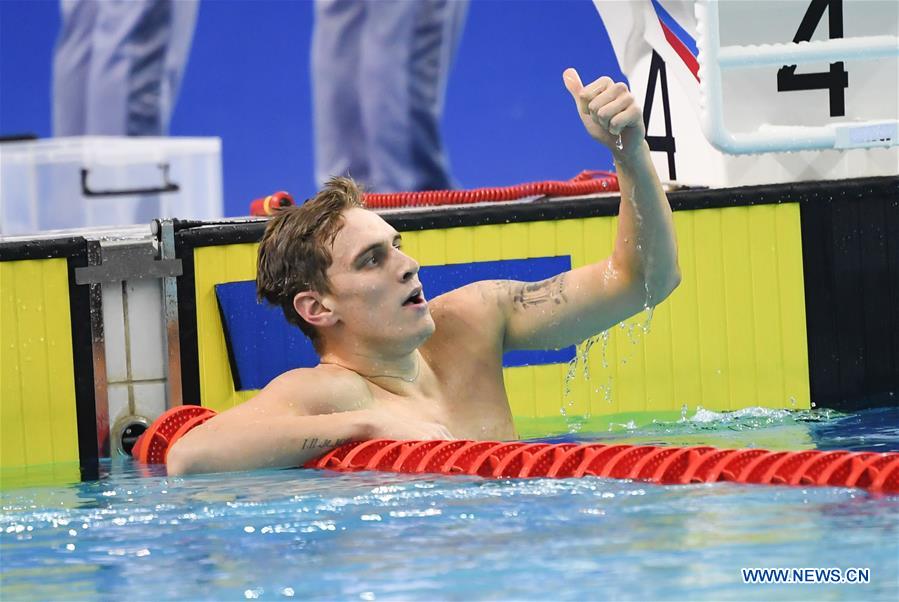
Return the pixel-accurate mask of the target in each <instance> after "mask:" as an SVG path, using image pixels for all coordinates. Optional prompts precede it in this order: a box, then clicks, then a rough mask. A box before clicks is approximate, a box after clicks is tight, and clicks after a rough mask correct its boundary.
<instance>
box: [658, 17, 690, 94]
mask: <svg viewBox="0 0 899 602" xmlns="http://www.w3.org/2000/svg"><path fill="white" fill-rule="evenodd" d="M659 25H661V26H662V31H664V32H665V39H666V40H668V43H669V44H671V47H672V48H674V51H675V52H676V53H677V55H678V56H679V57H680V58H681V60H683V61H684V64H685V65H686V66H687V69H689V70H690V73H692V74H693V77H695V78H696V81H699V61H697V60H696V57H695V56H693V53H692V52H690V49H689V48H687V47H686V46H685V45H684V43H683V42H681V40H680V38H679V37H677V35H676V34H675V33H674V32H673V31H671V30H670V29H668V26H667V25H665V24H664V23H663V22H662V20H661V19H659Z"/></svg>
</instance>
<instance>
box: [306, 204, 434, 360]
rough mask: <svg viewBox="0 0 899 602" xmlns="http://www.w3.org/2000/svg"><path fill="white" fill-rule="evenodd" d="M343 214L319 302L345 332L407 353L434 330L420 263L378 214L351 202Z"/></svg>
mask: <svg viewBox="0 0 899 602" xmlns="http://www.w3.org/2000/svg"><path fill="white" fill-rule="evenodd" d="M343 217H344V226H343V228H342V229H341V230H340V232H339V233H338V234H337V237H336V238H335V239H334V246H333V249H332V262H331V266H330V267H329V268H328V272H327V276H328V281H329V282H330V283H331V293H330V294H329V295H325V296H324V298H323V302H324V304H325V305H326V306H328V307H329V308H330V309H331V310H332V311H334V312H335V313H336V315H337V317H338V320H339V321H340V323H341V324H342V327H343V328H345V329H347V332H346V334H349V335H350V336H351V337H353V338H357V339H359V340H360V342H361V343H363V344H364V345H365V346H366V347H367V346H376V347H379V348H381V349H383V350H384V351H387V352H394V353H408V352H410V351H412V349H414V348H415V347H417V346H418V345H420V344H422V343H423V342H424V341H425V340H427V338H428V337H429V336H431V334H432V333H433V332H434V320H433V319H432V318H431V313H430V311H429V310H428V304H427V301H426V300H425V297H424V292H423V291H422V290H421V283H420V282H419V280H418V263H417V262H416V261H415V260H414V259H412V258H411V257H409V256H408V255H406V254H405V253H403V252H402V250H401V244H400V235H399V233H397V231H396V230H394V229H393V227H392V226H390V224H388V223H387V222H385V221H384V220H383V219H381V217H380V216H378V215H377V214H375V213H373V212H371V211H367V210H365V209H359V208H353V209H348V210H347V211H344V213H343ZM416 293H417V294H416Z"/></svg>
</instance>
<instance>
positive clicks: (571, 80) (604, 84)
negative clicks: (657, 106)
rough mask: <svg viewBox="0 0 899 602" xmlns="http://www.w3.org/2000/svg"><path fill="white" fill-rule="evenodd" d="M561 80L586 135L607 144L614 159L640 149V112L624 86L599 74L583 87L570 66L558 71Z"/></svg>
mask: <svg viewBox="0 0 899 602" xmlns="http://www.w3.org/2000/svg"><path fill="white" fill-rule="evenodd" d="M562 80H563V81H564V82H565V87H566V88H568V91H569V92H570V93H571V96H572V97H573V98H574V101H575V104H576V105H577V108H578V113H579V114H580V116H581V121H583V122H584V127H585V128H586V129H587V133H589V134H590V136H592V137H593V138H594V139H595V140H597V141H599V142H601V143H602V144H604V145H605V146H606V147H608V148H609V150H611V151H612V153H613V154H614V155H615V156H616V157H618V158H623V157H626V156H629V155H630V154H632V153H635V152H637V151H638V149H640V148H642V146H643V139H644V138H645V137H646V128H645V127H644V125H643V113H642V111H641V109H640V107H639V106H637V103H636V102H635V101H634V97H633V95H632V94H631V93H630V91H629V90H628V89H627V85H625V84H623V83H621V82H618V83H615V82H613V81H612V79H611V78H609V77H600V78H599V79H597V80H596V81H594V82H591V83H589V84H587V85H586V86H585V85H584V84H583V83H581V78H580V76H579V75H578V72H577V71H576V70H575V69H573V68H571V67H569V68H568V69H566V70H565V72H564V73H562ZM619 136H620V137H621V141H620V142H621V143H620V145H619Z"/></svg>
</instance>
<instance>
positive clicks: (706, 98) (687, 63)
mask: <svg viewBox="0 0 899 602" xmlns="http://www.w3.org/2000/svg"><path fill="white" fill-rule="evenodd" d="M594 5H595V7H596V9H597V12H598V13H599V15H600V17H601V19H602V21H603V24H604V26H605V30H606V32H607V34H608V36H609V39H610V41H611V43H612V46H613V48H614V50H615V55H616V58H617V60H618V63H619V67H620V69H621V71H622V72H623V73H624V74H625V76H627V78H628V83H629V85H630V89H631V91H632V93H633V94H634V96H635V98H636V99H637V102H638V103H640V104H641V105H642V107H643V116H644V122H645V123H646V128H647V142H648V143H649V146H650V150H651V156H652V160H653V164H654V165H655V167H656V170H657V171H658V173H659V176H660V177H661V179H662V180H663V181H666V180H667V181H669V182H671V183H673V184H675V185H687V186H708V187H733V186H747V185H758V184H777V183H786V182H798V181H813V180H838V179H844V178H859V177H875V176H895V175H899V145H897V143H899V132H897V129H899V125H897V124H899V51H897V42H896V39H897V35H899V31H897V28H899V25H897V23H899V3H897V2H895V0H792V1H787V2H755V1H752V0H628V1H627V2H619V1H616V0H594ZM710 11H711V14H710ZM844 34H845V36H844ZM686 36H689V37H690V38H692V39H693V40H695V42H696V44H695V47H694V50H695V49H698V53H696V54H694V50H691V48H690V46H691V44H690V40H689V39H687V37H686ZM805 40H808V41H805ZM792 63H795V64H792ZM828 63H830V65H828ZM605 69H606V68H604V67H603V66H602V65H596V67H595V71H594V72H589V71H586V70H585V72H586V76H587V77H589V78H591V79H592V78H593V77H598V76H600V75H603V72H604V71H605Z"/></svg>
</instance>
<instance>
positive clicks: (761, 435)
mask: <svg viewBox="0 0 899 602" xmlns="http://www.w3.org/2000/svg"><path fill="white" fill-rule="evenodd" d="M588 427H589V425H588ZM570 439H571V436H570V435H566V436H564V437H557V438H554V439H552V440H553V441H559V440H570ZM577 440H579V441H596V440H603V441H607V440H614V441H616V442H633V443H657V442H668V443H679V444H683V443H689V444H698V443H705V444H711V445H719V446H734V445H746V446H758V447H769V448H776V449H790V448H798V447H816V448H819V449H835V448H842V449H851V450H855V451H862V450H869V451H896V450H899V408H885V409H879V410H868V411H864V412H859V413H856V414H838V413H834V412H826V411H825V412H788V411H783V410H762V409H750V410H744V411H741V412H736V413H729V414H724V413H714V412H704V411H700V412H697V413H696V414H695V415H693V416H690V417H688V418H686V419H685V420H682V421H674V422H669V423H658V424H654V425H652V426H649V427H643V428H639V429H631V428H626V427H623V428H621V429H618V430H616V431H615V432H611V433H610V432H603V433H596V432H594V433H590V432H583V433H580V434H578V435H577ZM104 468H105V469H106V470H107V471H108V472H109V474H108V476H106V477H105V478H103V479H101V480H99V481H94V482H86V483H72V484H70V485H66V486H53V487H41V486H29V487H18V488H13V489H9V490H6V491H4V492H3V493H2V514H0V534H2V540H0V555H2V585H0V596H2V598H3V599H23V598H24V599H87V598H98V597H99V598H103V599H119V598H126V597H128V598H136V599H172V598H178V599H255V598H259V599H277V598H285V597H286V598H290V597H296V598H303V599H359V600H385V599H387V600H389V599H403V600H432V599H447V600H459V599H485V600H492V599H501V600H506V599H547V600H549V599H552V600H582V599H611V598H614V599H666V600H667V599H714V600H723V599H747V598H761V597H764V598H766V599H778V600H779V599H790V600H793V599H834V600H858V599H864V600H895V599H896V598H897V595H899V537H897V530H899V497H896V496H892V497H874V496H871V495H869V494H867V493H865V492H863V491H861V490H852V489H843V488H800V487H795V488H793V487H761V486H749V485H736V484H730V483H716V484H711V485H708V484H703V485H688V486H657V485H650V484H645V483H640V482H634V481H615V480H607V479H597V478H584V479H560V480H553V479H525V480H501V481H491V480H484V479H480V478H475V477H439V476H434V475H400V474H390V473H370V472H369V473H355V474H338V473H328V472H318V471H302V470H279V471H271V470H269V471H257V472H249V473H231V474H227V475H206V476H196V477H189V478H173V479H169V478H166V477H165V476H164V473H163V472H161V471H160V469H159V468H158V467H157V468H154V469H152V470H151V471H150V472H149V474H146V473H144V472H143V471H142V470H140V469H139V468H138V467H137V466H135V465H134V464H133V463H131V462H130V461H127V462H117V463H113V464H106V465H104ZM8 482H9V481H8ZM755 567H758V568H774V567H783V568H815V567H819V568H831V567H833V568H839V569H841V570H846V569H850V568H860V569H869V571H870V573H869V575H870V582H869V583H867V584H855V583H852V584H849V583H846V584H814V585H811V584H796V583H792V584H787V583H783V584H764V585H763V584H754V585H751V584H744V582H743V578H742V575H741V569H743V568H755Z"/></svg>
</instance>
